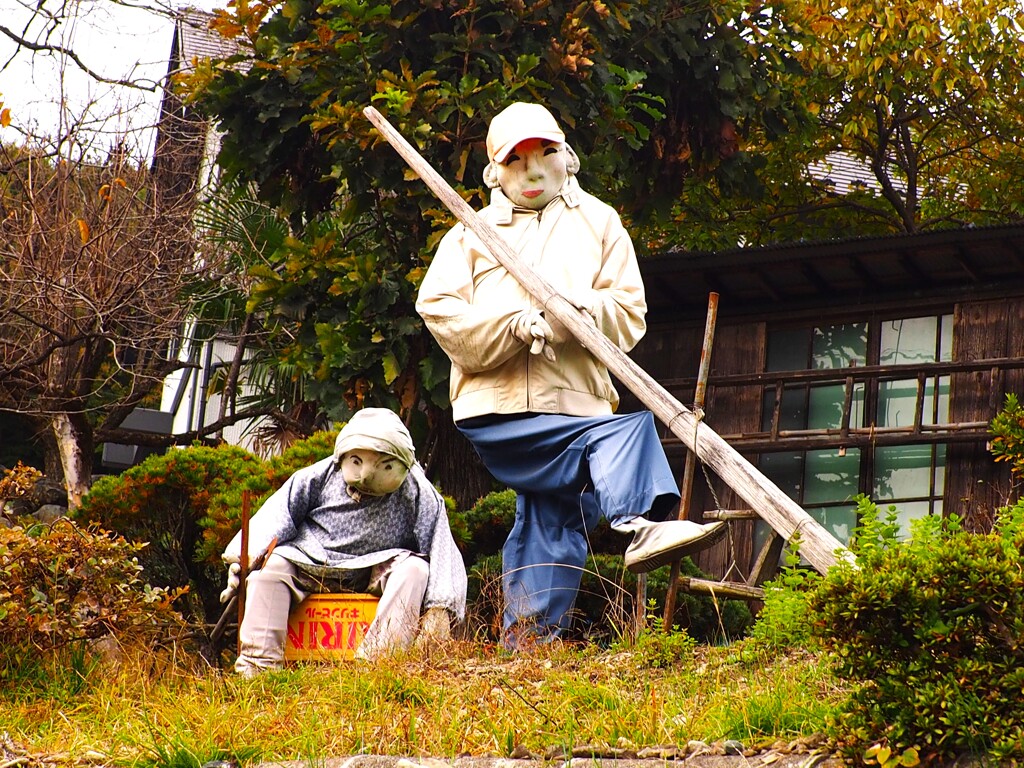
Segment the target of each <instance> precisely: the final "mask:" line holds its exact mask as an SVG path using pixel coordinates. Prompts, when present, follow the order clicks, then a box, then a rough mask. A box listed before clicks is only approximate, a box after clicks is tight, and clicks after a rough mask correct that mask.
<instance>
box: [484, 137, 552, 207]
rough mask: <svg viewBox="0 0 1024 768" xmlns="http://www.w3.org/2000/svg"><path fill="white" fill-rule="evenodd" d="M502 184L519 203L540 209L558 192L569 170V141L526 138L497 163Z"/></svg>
mask: <svg viewBox="0 0 1024 768" xmlns="http://www.w3.org/2000/svg"><path fill="white" fill-rule="evenodd" d="M496 165H497V172H498V185H499V186H500V187H501V191H502V192H504V193H505V197H507V198H508V199H509V200H511V201H512V202H513V203H515V204H516V205H518V206H521V207H523V208H532V209H533V210H540V209H541V208H543V207H544V206H545V205H547V204H548V203H550V202H551V201H552V200H554V199H555V197H556V196H557V195H558V192H559V190H561V189H562V185H563V184H564V183H565V179H566V177H567V176H568V174H569V172H568V171H567V170H566V152H565V144H563V143H559V142H554V141H547V140H546V139H526V140H524V141H520V142H519V143H518V144H516V146H515V149H513V150H512V151H511V152H510V153H509V155H508V157H506V158H505V162H503V163H497V164H496Z"/></svg>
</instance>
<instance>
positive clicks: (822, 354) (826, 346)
mask: <svg viewBox="0 0 1024 768" xmlns="http://www.w3.org/2000/svg"><path fill="white" fill-rule="evenodd" d="M812 338H813V343H812V350H811V368H815V369H820V368H849V367H850V366H851V365H864V362H865V360H867V349H868V325H867V323H851V324H849V325H824V326H821V327H820V328H815V329H814V331H813V337H812Z"/></svg>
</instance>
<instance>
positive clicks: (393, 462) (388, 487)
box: [341, 448, 409, 496]
mask: <svg viewBox="0 0 1024 768" xmlns="http://www.w3.org/2000/svg"><path fill="white" fill-rule="evenodd" d="M408 473H409V470H408V469H406V466H405V464H403V463H402V462H400V461H399V460H398V459H396V458H395V457H394V456H389V455H388V454H386V453H380V452H379V451H371V450H369V449H367V448H357V449H355V450H352V451H349V452H348V453H346V454H345V455H344V456H343V457H342V459H341V475H342V477H344V478H345V482H346V483H348V485H350V486H351V487H353V488H355V489H356V490H357V491H359V493H364V494H366V495H367V496H385V495H386V494H389V493H393V492H394V491H397V490H398V488H399V486H400V485H401V484H402V482H403V481H404V480H405V476H406V475H407V474H408Z"/></svg>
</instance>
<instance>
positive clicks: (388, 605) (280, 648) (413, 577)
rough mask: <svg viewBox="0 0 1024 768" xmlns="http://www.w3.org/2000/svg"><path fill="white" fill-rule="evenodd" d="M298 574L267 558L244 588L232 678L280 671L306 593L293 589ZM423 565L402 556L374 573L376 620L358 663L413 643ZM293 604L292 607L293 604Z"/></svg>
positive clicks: (424, 580) (277, 558)
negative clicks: (292, 617)
mask: <svg viewBox="0 0 1024 768" xmlns="http://www.w3.org/2000/svg"><path fill="white" fill-rule="evenodd" d="M296 573H297V570H296V568H295V566H294V565H293V564H292V563H291V562H289V561H288V560H286V559H284V558H283V557H280V556H279V555H274V554H271V556H270V557H269V558H267V562H266V564H265V565H264V566H263V568H261V569H260V570H258V571H254V572H253V573H251V574H249V578H248V579H246V582H245V615H244V616H243V617H242V626H241V627H239V630H238V636H239V646H240V649H239V654H238V659H237V660H236V661H235V672H237V673H238V674H240V675H244V676H246V677H252V676H253V675H255V674H257V673H259V672H261V671H262V670H266V669H280V668H281V667H282V666H284V645H285V638H286V637H287V634H288V615H289V613H290V612H291V607H292V605H293V604H298V603H300V602H301V601H302V600H304V599H305V598H306V597H307V595H308V594H309V592H306V591H304V590H303V589H302V588H300V587H299V586H297V584H296V579H295V576H296ZM427 575H428V565H427V561H426V560H424V559H423V558H422V557H418V556H417V555H414V554H412V553H411V552H405V553H402V554H400V555H397V556H395V557H393V558H391V559H390V560H386V561H385V562H383V563H380V564H379V565H376V566H374V567H373V569H372V571H371V575H370V586H369V590H368V591H369V592H371V593H373V594H377V595H380V602H379V603H378V604H377V615H376V616H375V617H374V619H373V621H372V622H371V623H370V627H369V629H367V630H366V636H365V637H364V638H363V642H362V644H361V645H360V646H359V648H358V649H356V654H355V655H356V658H361V659H372V658H375V657H378V656H381V655H383V654H386V653H388V652H391V651H395V650H400V649H403V648H408V647H409V646H410V645H412V642H413V640H415V639H416V633H417V631H418V629H419V621H420V609H421V606H422V605H423V595H424V594H425V593H426V590H427ZM293 601H294V603H293Z"/></svg>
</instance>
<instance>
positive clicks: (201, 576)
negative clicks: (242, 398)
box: [74, 445, 263, 622]
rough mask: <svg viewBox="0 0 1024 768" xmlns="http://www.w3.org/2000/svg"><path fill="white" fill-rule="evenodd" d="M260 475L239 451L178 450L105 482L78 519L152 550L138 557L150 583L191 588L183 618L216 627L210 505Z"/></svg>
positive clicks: (217, 572) (216, 569) (216, 568)
mask: <svg viewBox="0 0 1024 768" xmlns="http://www.w3.org/2000/svg"><path fill="white" fill-rule="evenodd" d="M262 471H263V462H261V461H260V459H259V458H258V457H256V456H255V455H253V454H251V453H249V452H248V451H246V450H244V449H242V448H239V447H237V446H231V445H220V446H217V447H216V448H211V447H207V446H201V445H194V446H191V447H189V448H182V449H180V450H172V451H168V452H167V453H166V454H163V455H159V456H149V457H147V458H146V459H145V460H144V461H143V462H142V463H141V464H139V465H138V466H135V467H132V468H130V469H128V470H126V471H125V472H122V473H121V474H120V475H111V476H107V477H102V478H99V479H98V480H97V481H96V482H95V483H94V484H93V487H92V488H91V489H90V491H89V493H88V494H86V496H85V497H84V498H83V500H82V505H81V506H80V507H79V509H78V510H77V511H76V512H75V515H74V517H75V519H76V520H80V521H83V522H87V523H95V524H97V525H100V526H101V527H103V528H105V529H107V530H113V531H117V532H118V533H119V534H120V535H122V536H124V537H125V538H126V539H129V540H131V541H136V542H146V543H148V544H149V546H148V547H146V548H145V549H144V550H143V551H142V552H141V553H140V555H139V561H140V562H141V563H142V565H143V566H144V568H145V571H146V577H147V578H148V579H150V580H151V581H152V582H153V583H154V584H159V585H161V586H165V587H170V588H184V587H188V588H189V590H190V594H189V598H188V600H187V601H186V603H185V604H183V606H182V608H183V611H184V612H185V613H186V615H188V616H189V617H190V619H193V620H199V621H205V622H214V621H216V619H217V617H218V616H219V614H220V611H221V608H222V607H221V606H220V604H219V601H218V594H219V592H220V590H221V589H222V587H223V585H222V584H221V582H222V581H223V578H224V577H223V567H222V566H221V565H220V563H219V562H215V561H213V560H212V558H210V557H208V556H206V557H204V553H206V552H207V551H208V545H207V544H206V542H207V540H208V537H206V536H205V534H204V527H207V526H209V524H210V520H211V515H210V506H211V502H212V500H213V499H214V498H215V497H216V496H218V495H219V494H223V493H226V492H228V491H229V490H230V489H231V488H233V487H240V486H244V485H245V483H246V482H247V481H248V480H250V479H251V478H253V477H255V476H258V475H260V474H261V473H262Z"/></svg>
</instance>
